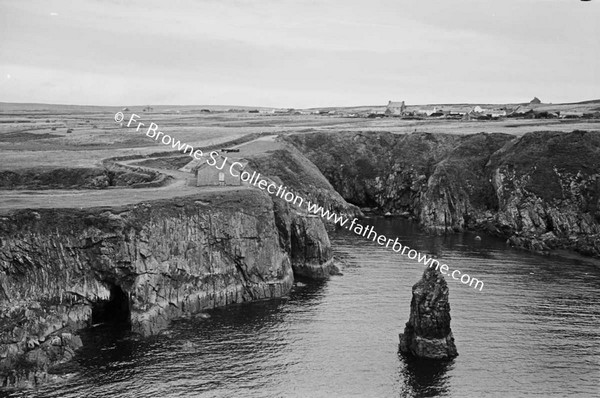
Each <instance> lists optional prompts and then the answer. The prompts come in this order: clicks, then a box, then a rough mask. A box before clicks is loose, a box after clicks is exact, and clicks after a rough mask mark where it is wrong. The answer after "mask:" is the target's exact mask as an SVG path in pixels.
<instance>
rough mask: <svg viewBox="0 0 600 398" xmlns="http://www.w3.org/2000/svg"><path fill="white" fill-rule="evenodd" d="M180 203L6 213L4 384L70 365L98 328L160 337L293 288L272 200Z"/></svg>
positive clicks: (229, 197)
mask: <svg viewBox="0 0 600 398" xmlns="http://www.w3.org/2000/svg"><path fill="white" fill-rule="evenodd" d="M175 201H176V203H173V200H170V201H153V202H149V203H142V204H136V205H128V206H124V207H122V208H110V209H107V208H100V209H86V210H78V209H39V210H36V211H35V212H32V211H30V210H17V211H14V212H12V213H9V214H8V215H7V216H6V217H3V218H2V222H1V223H0V326H1V328H0V357H1V358H0V385H6V386H14V385H21V384H23V383H26V382H27V381H28V380H29V381H31V380H33V377H34V376H32V375H34V373H35V372H37V371H41V372H45V371H46V370H47V369H48V368H49V367H50V366H52V365H53V364H56V363H60V362H61V361H64V360H68V359H69V358H70V357H72V355H73V352H74V350H76V349H77V348H78V347H79V346H80V345H81V340H79V338H78V337H77V336H76V335H75V334H74V332H76V331H77V330H78V329H80V328H82V327H85V326H89V325H90V324H91V323H98V322H105V321H111V320H112V321H119V322H127V323H130V325H131V328H132V330H133V331H135V332H138V333H140V334H142V335H151V334H156V333H158V332H160V330H161V329H163V328H164V327H165V326H166V325H167V324H168V322H169V320H171V319H174V318H177V317H180V316H182V315H183V314H185V313H196V312H199V311H202V310H204V309H209V308H214V307H219V306H224V305H227V304H231V303H240V302H245V301H251V300H259V299H264V298H271V297H280V296H283V295H285V294H287V293H288V292H289V290H290V289H291V287H292V284H293V282H294V276H293V272H292V265H291V261H290V256H291V253H290V252H287V251H286V250H285V249H284V248H283V247H282V246H281V244H280V240H279V234H278V228H277V226H276V224H275V213H274V208H273V202H272V201H271V199H270V198H269V196H268V195H267V194H266V193H264V192H261V191H259V190H248V191H244V192H236V191H222V192H217V193H207V194H200V195H196V196H191V197H187V198H178V199H176V200H175ZM199 201H201V202H202V203H210V205H209V206H205V205H198V204H197V203H198V202H199ZM240 209H243V211H240ZM33 213H35V214H33ZM311 236H313V235H311ZM324 236H326V235H324ZM321 237H322V236H320V235H319V236H316V235H315V236H313V238H314V239H319V238H321ZM328 244H329V243H328V240H327V241H325V246H328ZM58 332H60V334H57V333H58ZM40 341H44V343H43V344H42V343H40ZM35 350H42V351H44V353H43V354H42V353H41V352H40V353H39V354H36V353H31V352H32V351H35ZM36 352H37V351H36ZM45 358H49V360H48V361H46V359H45ZM28 361H29V362H28ZM18 364H25V365H27V366H24V367H19V366H17V365H18ZM32 372H34V373H32Z"/></svg>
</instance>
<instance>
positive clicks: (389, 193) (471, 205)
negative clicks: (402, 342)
mask: <svg viewBox="0 0 600 398" xmlns="http://www.w3.org/2000/svg"><path fill="white" fill-rule="evenodd" d="M286 139H287V141H288V142H290V143H292V144H293V145H295V146H297V147H298V148H299V150H300V151H301V152H303V153H304V154H305V155H306V156H307V157H308V158H309V159H310V160H311V161H312V162H313V163H314V164H315V165H316V166H317V167H319V169H320V170H321V171H322V173H323V174H324V175H325V177H327V178H328V179H329V181H330V182H331V184H332V185H333V187H334V188H335V189H336V190H337V191H338V192H340V193H341V194H342V196H343V197H344V199H346V200H347V201H349V202H350V203H353V204H356V205H358V206H363V207H374V208H377V209H379V210H380V211H382V212H387V211H390V212H392V213H395V214H402V215H405V216H409V217H412V218H414V219H416V220H418V221H419V222H420V223H421V225H423V226H424V227H425V228H427V229H429V230H433V231H438V232H447V231H462V230H465V229H476V230H485V231H487V232H490V233H493V234H496V235H499V236H503V237H506V238H507V239H508V240H509V242H511V243H512V244H514V245H517V246H520V247H525V248H529V249H534V250H548V249H555V248H567V249H573V250H577V251H579V252H581V253H583V254H586V255H592V256H600V210H599V209H600V186H599V184H600V182H599V181H600V137H599V136H598V134H597V133H593V132H584V131H574V132H572V133H557V132H536V133H528V134H525V135H524V136H522V137H514V136H511V135H508V134H497V133H496V134H487V133H480V134H472V135H448V134H429V133H414V134H409V135H395V134H390V133H382V132H376V133H356V132H347V133H346V132H339V133H315V134H296V135H291V136H288V137H287V138H286ZM322 148H327V151H324V150H322Z"/></svg>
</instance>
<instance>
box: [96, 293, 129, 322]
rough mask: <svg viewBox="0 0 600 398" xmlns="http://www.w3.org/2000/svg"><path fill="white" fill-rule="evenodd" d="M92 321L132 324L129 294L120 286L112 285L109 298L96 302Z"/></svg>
mask: <svg viewBox="0 0 600 398" xmlns="http://www.w3.org/2000/svg"><path fill="white" fill-rule="evenodd" d="M92 323H93V324H97V323H109V324H126V325H130V324H131V308H130V303H129V296H128V295H127V293H125V292H124V291H123V289H121V287H120V286H117V285H111V287H110V296H109V299H108V300H100V301H98V302H96V303H95V304H94V306H93V307H92Z"/></svg>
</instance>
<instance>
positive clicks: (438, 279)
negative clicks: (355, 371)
mask: <svg viewBox="0 0 600 398" xmlns="http://www.w3.org/2000/svg"><path fill="white" fill-rule="evenodd" d="M412 295H413V296H412V301H411V303H410V319H409V320H408V322H407V323H406V327H405V329H404V333H402V334H400V352H402V353H405V354H408V355H412V356H415V357H418V358H428V359H449V358H454V357H456V356H457V355H458V352H457V350H456V345H455V344H454V336H453V335H452V329H450V303H449V302H448V285H447V284H446V281H445V280H444V277H443V276H442V274H441V273H440V272H439V271H438V270H436V269H435V268H426V269H425V272H424V273H423V277H422V279H421V280H420V281H419V282H417V283H416V284H415V285H414V286H413V289H412Z"/></svg>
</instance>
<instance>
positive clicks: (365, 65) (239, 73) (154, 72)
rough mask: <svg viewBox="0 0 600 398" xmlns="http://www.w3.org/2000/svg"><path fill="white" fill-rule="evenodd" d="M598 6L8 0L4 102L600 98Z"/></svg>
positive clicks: (2, 41)
mask: <svg viewBox="0 0 600 398" xmlns="http://www.w3.org/2000/svg"><path fill="white" fill-rule="evenodd" d="M599 21H600V0H592V1H589V2H582V1H578V0H494V1H486V0H438V1H420V0H411V1H408V0H391V1H380V0H365V1H358V0H343V1H333V0H331V1H327V0H322V1H309V0H300V1H296V0H294V1H292V0H257V1H250V0H231V1H230V0H204V1H192V0H189V1H187V0H175V1H173V0H170V1H149V0H140V1H124V0H123V1H119V0H87V1H61V0H58V1H51V0H50V1H48V0H34V1H29V0H14V1H8V0H0V101H4V102H44V103H63V104H89V105H136V104H141V105H143V104H152V105H157V104H181V105H192V104H194V105H195V104H211V105H217V104H222V105H256V106H277V107H297V108H300V107H313V106H314V107H316V106H335V105H338V106H351V105H377V104H386V103H387V101H388V100H398V101H399V100H405V101H406V102H407V103H408V104H419V103H444V102H455V103H456V102H471V103H473V102H483V103H486V102H492V103H502V102H524V101H529V100H530V99H531V98H533V96H538V97H539V98H540V99H541V100H542V101H544V102H555V103H557V102H571V101H580V100H587V99H597V98H600V22H599Z"/></svg>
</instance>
